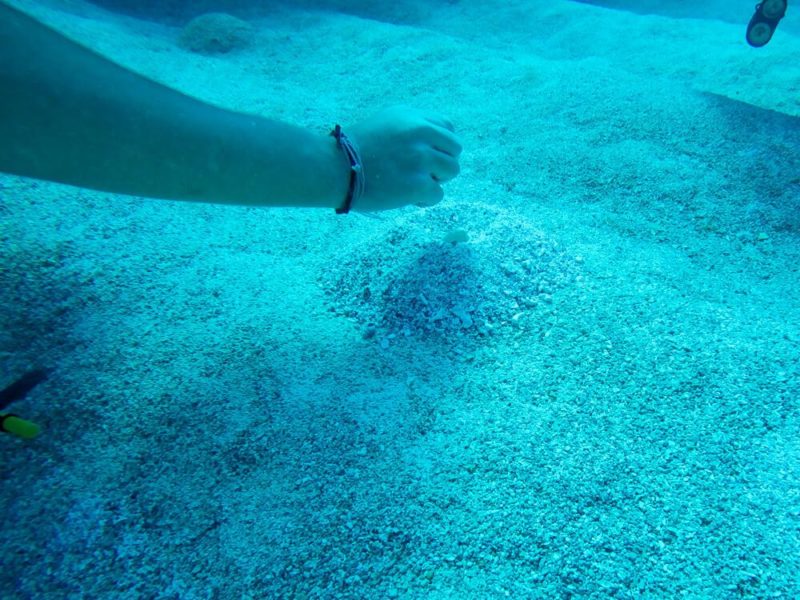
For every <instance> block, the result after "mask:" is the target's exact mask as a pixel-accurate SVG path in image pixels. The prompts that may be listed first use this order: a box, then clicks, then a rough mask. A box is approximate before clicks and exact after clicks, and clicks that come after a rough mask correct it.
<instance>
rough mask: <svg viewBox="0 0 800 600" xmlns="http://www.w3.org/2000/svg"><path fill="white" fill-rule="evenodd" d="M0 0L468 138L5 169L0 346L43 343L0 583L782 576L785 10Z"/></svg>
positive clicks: (399, 590)
mask: <svg viewBox="0 0 800 600" xmlns="http://www.w3.org/2000/svg"><path fill="white" fill-rule="evenodd" d="M18 4H20V5H22V6H24V7H26V8H28V9H29V10H31V11H32V12H35V13H36V14H38V15H40V16H41V18H43V19H44V20H46V21H47V22H49V23H52V24H54V25H56V26H58V27H59V28H60V29H62V30H63V31H65V32H66V33H68V34H69V35H72V36H74V37H75V38H76V39H78V40H81V41H83V42H84V43H87V44H89V45H91V46H92V47H94V48H96V49H97V50H99V51H100V52H103V53H105V54H107V55H108V56H110V57H112V58H113V59H115V60H117V61H118V62H121V63H123V64H125V65H127V66H129V67H130V68H132V69H135V70H137V71H139V72H141V73H144V74H146V75H148V76H150V77H152V78H154V79H157V80H159V81H162V82H164V83H166V84H168V85H171V86H174V87H176V88H178V89H181V90H183V91H184V92H186V93H189V94H191V95H194V96H197V97H199V98H201V99H204V100H206V101H209V102H213V103H216V104H219V105H222V106H225V107H229V108H232V109H236V110H243V111H250V112H255V113H258V114H263V115H267V116H271V117H276V118H279V119H282V120H286V121H289V122H292V123H296V124H299V125H303V126H306V127H309V128H312V129H315V130H318V131H319V132H320V134H322V133H325V131H327V130H328V129H329V128H330V126H331V125H332V124H333V123H335V122H342V123H343V124H345V125H346V124H347V123H349V122H353V121H356V120H358V119H360V118H362V117H365V116H368V115H369V114H370V113H372V112H373V111H375V110H377V109H379V108H381V107H383V106H384V105H386V104H387V103H388V104H395V103H400V104H410V105H414V106H418V107H420V108H422V109H425V110H432V111H437V112H441V113H443V114H445V115H447V116H448V117H449V118H450V119H451V120H452V121H453V122H454V123H455V125H456V127H457V130H458V133H459V135H460V136H461V138H462V140H463V143H464V147H465V152H464V155H463V160H462V174H461V176H460V177H459V178H458V179H456V180H455V181H453V182H452V183H450V184H448V185H447V187H446V198H445V200H444V201H443V202H442V203H441V204H439V205H438V206H436V207H433V208H431V209H426V210H422V209H417V208H409V209H403V210H400V211H396V212H391V213H382V214H379V215H376V216H374V217H373V218H367V217H364V216H360V215H349V216H347V217H337V216H336V215H334V214H333V212H332V211H316V210H291V209H257V208H240V207H226V206H215V205H200V204H183V203H176V202H165V201H157V200H148V199H139V198H125V197H118V196H113V195H110V194H103V193H98V192H93V191H85V190H77V189H74V188H69V187H64V186H57V185H52V184H48V183H44V182H36V181H32V180H25V179H19V178H15V177H10V176H3V177H0V198H2V202H1V203H0V257H2V263H0V264H1V266H2V270H0V301H1V302H2V306H3V311H2V315H0V316H1V317H2V321H3V323H2V329H0V336H1V337H0V352H1V353H2V359H3V360H2V363H1V364H2V371H1V372H2V374H3V378H4V379H3V381H2V382H0V383H2V385H7V383H6V382H11V381H12V380H13V379H14V378H16V377H18V376H19V375H20V374H21V373H22V372H24V371H25V370H26V369H28V368H31V367H33V366H44V367H47V368H50V369H52V373H51V375H50V378H49V379H48V381H47V382H45V383H43V384H42V385H40V386H39V387H37V388H36V389H35V390H34V391H33V392H32V393H31V394H30V395H29V396H28V397H27V398H26V399H25V400H24V401H21V402H19V403H18V404H15V405H14V406H13V409H14V411H15V412H18V413H20V414H23V415H25V416H26V417H29V418H31V419H33V420H35V421H37V422H38V423H40V424H41V425H42V427H43V433H42V435H41V436H40V437H39V438H37V439H36V440H35V441H33V442H27V443H26V442H22V441H19V440H15V439H12V438H11V437H9V436H6V437H4V438H3V439H2V440H0V442H1V443H0V450H1V451H2V467H0V473H2V478H3V492H2V495H0V498H2V504H0V507H2V511H3V514H4V515H5V518H6V525H5V527H4V531H3V543H2V547H1V548H0V561H1V562H0V564H2V569H0V596H2V597H3V598H4V599H9V600H11V599H23V598H33V599H38V598H45V599H48V600H49V599H58V598H70V599H72V598H75V599H78V598H87V599H98V598H120V599H122V598H179V599H182V600H183V599H187V600H188V599H192V600H193V599H207V598H208V599H212V598H213V599H239V598H359V599H361V598H380V599H383V598H426V599H428V598H431V599H450V598H453V599H471V598H474V599H487V598H505V597H510V598H678V597H684V598H789V599H791V598H797V597H800V576H798V572H800V482H799V480H798V478H799V477H800V418H799V417H800V413H798V402H800V331H798V325H800V305H799V304H798V301H799V300H800V285H799V284H798V275H799V272H800V268H799V266H798V265H800V169H798V167H800V153H798V149H800V139H799V135H800V122H799V121H798V115H800V102H798V100H797V98H798V83H797V82H798V81H800V68H799V67H798V63H797V56H798V55H800V54H799V52H800V39H798V38H797V37H795V36H794V35H793V34H792V33H791V31H789V30H787V31H785V32H784V31H783V30H781V31H779V32H778V33H777V34H776V37H775V39H774V40H773V41H772V42H771V44H770V45H769V46H767V47H766V48H764V49H761V50H759V51H755V50H753V49H750V48H748V47H747V46H746V44H745V43H744V41H743V27H742V26H741V25H735V24H731V23H727V22H722V21H719V20H715V19H713V18H711V16H709V18H707V19H688V18H681V19H678V18H669V17H666V16H657V15H641V14H632V13H628V12H624V11H618V10H609V9H604V8H599V7H596V6H591V5H587V4H577V3H572V2H567V1H564V0H555V1H551V2H546V3H545V2H541V3H531V2H522V1H518V2H501V1H500V0H493V1H492V0H490V1H489V2H478V1H477V0H469V1H462V2H459V3H453V4H449V3H448V4H440V5H439V4H436V5H418V6H412V5H408V6H406V7H405V8H403V9H402V10H401V9H397V8H395V10H394V12H393V14H392V15H391V17H392V21H388V20H381V19H380V18H377V17H379V16H380V15H370V17H369V18H367V17H366V16H363V15H362V16H359V15H357V14H342V13H336V12H331V11H315V10H311V9H308V8H304V9H298V8H295V9H292V8H287V7H284V8H276V9H275V10H274V12H272V13H270V14H268V15H262V16H260V17H259V18H258V19H254V20H253V21H252V22H253V25H254V26H255V28H256V40H255V43H254V44H253V46H252V47H251V48H249V49H247V50H243V51H240V52H237V53H233V54H230V55H224V56H200V55H195V54H191V53H188V52H186V51H184V50H181V49H180V48H179V47H178V46H177V45H176V40H177V39H178V36H179V30H178V29H176V28H170V27H166V26H160V25H155V24H152V23H147V22H143V21H137V20H135V19H132V18H128V17H120V16H118V15H112V14H110V13H106V12H103V11H101V10H99V9H97V8H92V7H90V6H88V5H84V4H82V3H79V2H77V1H69V2H50V3H48V4H47V5H46V6H45V5H38V4H34V3H32V2H19V3H18ZM532 4H533V5H535V6H534V7H533V8H531V6H530V5H532ZM747 10H750V7H749V6H748V7H747ZM795 12H797V11H796V10H795V9H794V7H792V8H791V10H790V11H789V15H788V16H787V20H788V19H790V18H797V17H798V16H799V15H795V14H793V13H795ZM748 17H749V14H747V15H744V20H745V21H746V19H747V18H748Z"/></svg>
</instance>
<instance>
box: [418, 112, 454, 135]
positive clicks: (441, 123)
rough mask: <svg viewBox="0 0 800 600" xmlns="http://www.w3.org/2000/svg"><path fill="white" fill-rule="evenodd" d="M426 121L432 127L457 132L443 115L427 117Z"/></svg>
mask: <svg viewBox="0 0 800 600" xmlns="http://www.w3.org/2000/svg"><path fill="white" fill-rule="evenodd" d="M425 120H426V121H427V122H428V123H431V124H432V125H436V126H437V127H443V128H444V129H447V130H448V131H455V130H456V128H455V127H454V126H453V123H452V122H451V121H450V120H449V119H446V118H444V117H443V116H441V115H427V116H426V117H425Z"/></svg>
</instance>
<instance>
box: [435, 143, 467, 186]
mask: <svg viewBox="0 0 800 600" xmlns="http://www.w3.org/2000/svg"><path fill="white" fill-rule="evenodd" d="M459 171H460V167H459V166H458V160H456V159H455V158H453V157H452V156H450V155H449V154H445V153H443V152H439V151H437V150H434V151H433V152H432V156H431V178H432V179H433V180H434V181H438V182H445V181H450V180H451V179H453V178H454V177H455V176H456V175H458V173H459Z"/></svg>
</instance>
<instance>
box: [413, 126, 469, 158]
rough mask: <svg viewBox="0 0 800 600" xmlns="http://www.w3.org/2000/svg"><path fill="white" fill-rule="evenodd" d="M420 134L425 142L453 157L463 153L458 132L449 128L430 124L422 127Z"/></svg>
mask: <svg viewBox="0 0 800 600" xmlns="http://www.w3.org/2000/svg"><path fill="white" fill-rule="evenodd" d="M418 135H419V136H420V138H421V139H422V141H423V142H425V143H426V144H428V145H429V146H430V147H431V148H433V149H435V150H438V151H439V152H442V153H444V154H449V155H450V156H452V157H458V155H459V154H461V142H459V141H458V137H457V136H456V134H455V133H453V132H452V131H451V130H449V129H444V128H442V127H438V126H433V127H432V126H430V125H428V126H426V127H424V128H422V130H421V131H419V132H418Z"/></svg>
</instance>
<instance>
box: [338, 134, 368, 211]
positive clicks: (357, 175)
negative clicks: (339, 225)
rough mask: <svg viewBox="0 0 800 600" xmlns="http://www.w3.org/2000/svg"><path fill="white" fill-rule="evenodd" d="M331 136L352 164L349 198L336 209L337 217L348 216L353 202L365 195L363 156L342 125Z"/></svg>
mask: <svg viewBox="0 0 800 600" xmlns="http://www.w3.org/2000/svg"><path fill="white" fill-rule="evenodd" d="M331 135H332V136H333V137H334V138H336V144H337V145H338V146H339V148H341V149H342V151H343V152H344V154H345V156H347V161H348V162H349V163H350V181H349V182H348V184H347V196H346V197H345V199H344V204H342V205H341V206H340V207H339V208H337V209H336V214H337V215H346V214H347V213H349V212H350V207H351V206H352V205H353V202H356V201H357V200H358V199H359V198H361V196H363V195H364V167H363V166H362V164H361V156H360V155H359V153H358V148H357V147H356V145H355V144H354V143H353V142H352V141H351V140H350V139H349V138H348V137H347V136H346V135H345V134H344V132H343V131H342V128H341V126H340V125H336V127H334V128H333V131H331Z"/></svg>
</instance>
